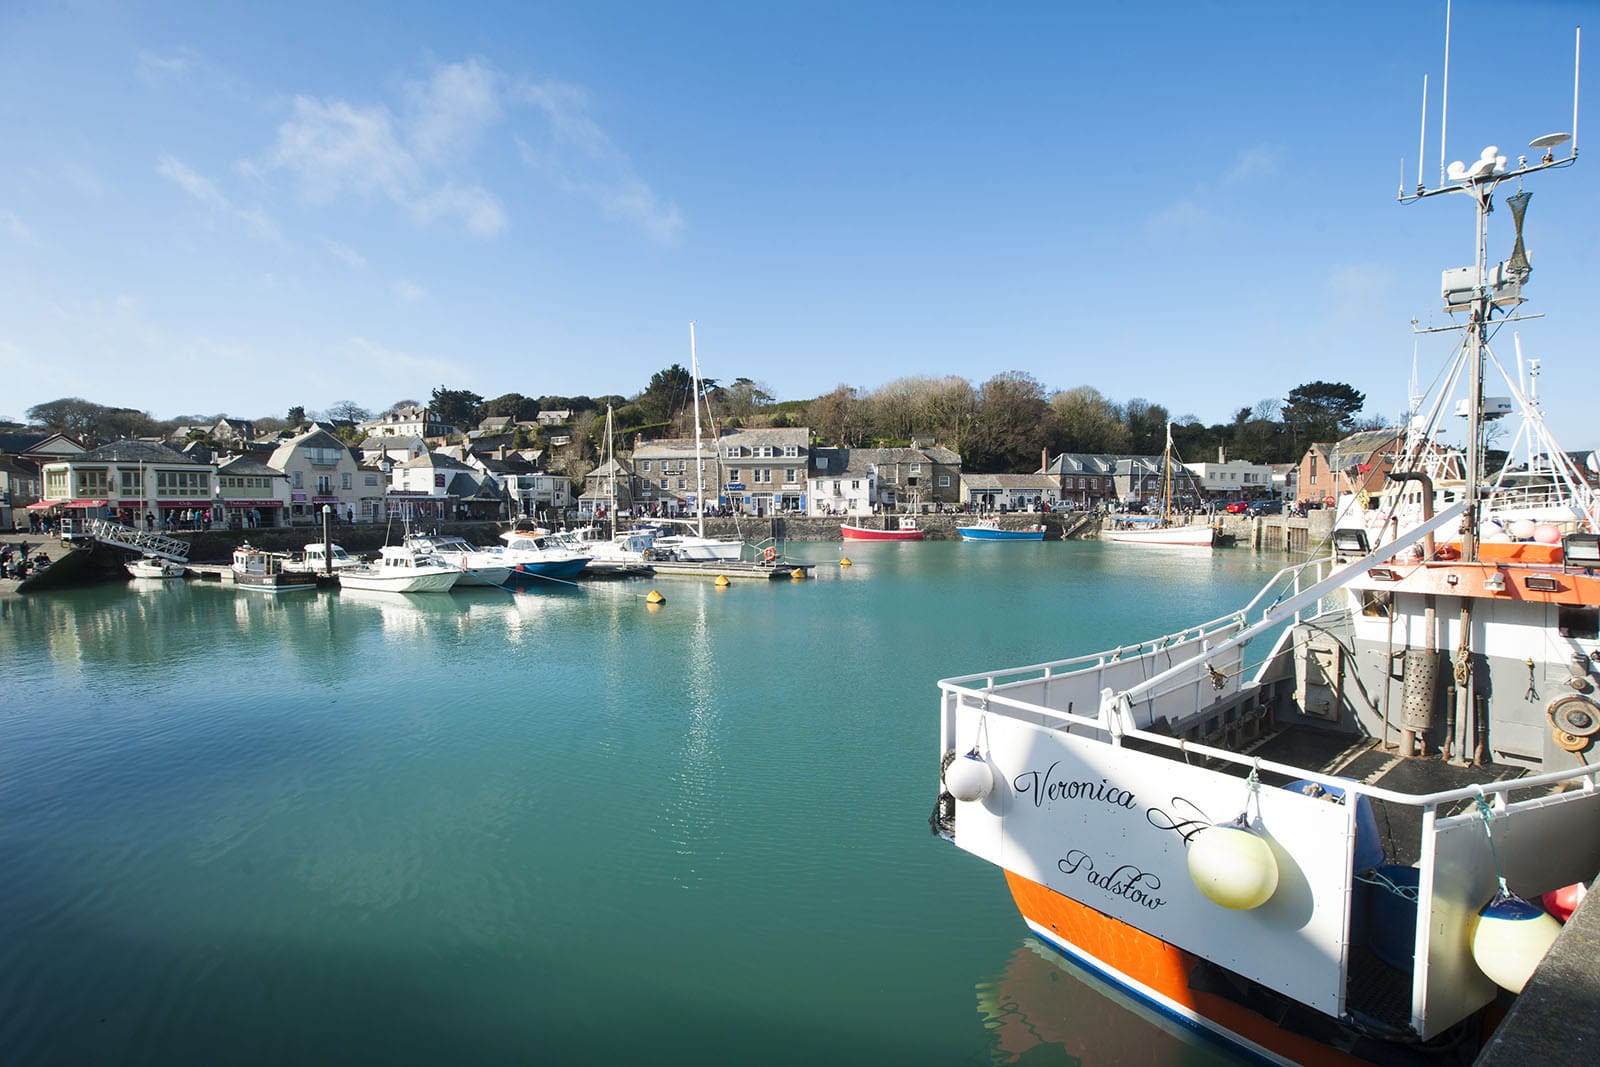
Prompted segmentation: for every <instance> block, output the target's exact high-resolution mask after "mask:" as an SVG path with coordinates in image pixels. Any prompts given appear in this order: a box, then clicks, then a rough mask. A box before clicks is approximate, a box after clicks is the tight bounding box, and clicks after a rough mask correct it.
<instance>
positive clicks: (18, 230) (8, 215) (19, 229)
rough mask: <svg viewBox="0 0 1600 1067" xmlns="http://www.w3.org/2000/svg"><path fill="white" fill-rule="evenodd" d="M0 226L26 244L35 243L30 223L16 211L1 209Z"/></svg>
mask: <svg viewBox="0 0 1600 1067" xmlns="http://www.w3.org/2000/svg"><path fill="white" fill-rule="evenodd" d="M0 228H3V229H4V230H5V232H6V233H9V234H10V235H11V236H12V237H13V238H15V239H16V240H18V241H21V242H22V243H24V244H30V245H31V244H34V243H35V242H34V239H33V231H32V230H30V229H29V228H28V224H27V223H25V222H23V221H22V219H20V218H18V217H17V213H16V212H15V211H10V210H6V209H0Z"/></svg>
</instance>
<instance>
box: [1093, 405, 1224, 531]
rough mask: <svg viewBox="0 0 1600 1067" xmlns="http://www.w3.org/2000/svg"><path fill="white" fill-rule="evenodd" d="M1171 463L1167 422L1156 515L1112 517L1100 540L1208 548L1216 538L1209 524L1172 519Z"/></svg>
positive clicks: (1170, 424) (1170, 433) (1169, 434)
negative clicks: (1165, 445) (1159, 496)
mask: <svg viewBox="0 0 1600 1067" xmlns="http://www.w3.org/2000/svg"><path fill="white" fill-rule="evenodd" d="M1172 464H1173V456H1172V423H1170V422H1169V423H1167V447H1166V451H1165V452H1164V453H1163V454H1162V457H1161V501H1160V506H1159V507H1158V509H1157V511H1156V514H1155V515H1151V516H1144V515H1132V516H1126V515H1124V516H1114V517H1113V518H1112V519H1111V520H1110V521H1109V522H1108V523H1107V525H1106V526H1105V528H1104V529H1102V530H1101V532H1100V536H1101V537H1102V538H1103V539H1105V540H1107V541H1120V542H1124V543H1127V544H1135V545H1183V546H1186V547H1189V548H1210V547H1211V545H1212V543H1213V541H1214V539H1215V537H1216V530H1215V529H1214V528H1213V527H1212V525H1211V523H1210V522H1209V521H1201V522H1193V521H1191V522H1178V521H1177V519H1176V517H1175V516H1174V513H1173V500H1172Z"/></svg>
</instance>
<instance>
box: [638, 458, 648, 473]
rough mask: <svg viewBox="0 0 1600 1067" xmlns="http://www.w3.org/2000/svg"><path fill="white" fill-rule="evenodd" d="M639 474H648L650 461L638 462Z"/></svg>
mask: <svg viewBox="0 0 1600 1067" xmlns="http://www.w3.org/2000/svg"><path fill="white" fill-rule="evenodd" d="M639 472H640V473H641V474H649V473H650V461H649V460H647V459H646V460H641V461H640V463H639Z"/></svg>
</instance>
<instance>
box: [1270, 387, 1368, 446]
mask: <svg viewBox="0 0 1600 1067" xmlns="http://www.w3.org/2000/svg"><path fill="white" fill-rule="evenodd" d="M1366 402H1367V397H1366V394H1365V393H1362V392H1360V391H1358V390H1356V389H1355V388H1353V387H1351V386H1349V385H1346V384H1344V383H1343V382H1320V381H1319V382H1307V383H1306V384H1305V385H1299V386H1296V387H1295V388H1293V389H1291V390H1289V396H1288V398H1287V399H1286V400H1285V401H1284V404H1283V423H1284V425H1285V426H1286V427H1288V430H1289V434H1290V436H1291V437H1292V438H1293V440H1294V443H1295V445H1296V446H1297V449H1298V450H1301V451H1303V450H1304V449H1305V448H1306V447H1307V446H1309V445H1310V444H1311V443H1312V442H1314V441H1337V440H1338V439H1339V438H1341V437H1343V436H1344V435H1345V434H1346V433H1348V432H1349V431H1350V427H1351V425H1352V424H1353V423H1354V422H1355V418H1356V413H1357V412H1359V411H1360V410H1361V406H1362V405H1363V404H1365V403H1366Z"/></svg>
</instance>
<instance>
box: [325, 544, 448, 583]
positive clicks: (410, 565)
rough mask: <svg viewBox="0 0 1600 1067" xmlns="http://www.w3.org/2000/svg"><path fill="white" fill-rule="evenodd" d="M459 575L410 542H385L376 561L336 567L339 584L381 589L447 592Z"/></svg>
mask: <svg viewBox="0 0 1600 1067" xmlns="http://www.w3.org/2000/svg"><path fill="white" fill-rule="evenodd" d="M460 577H461V571H460V569H459V568H456V567H452V566H451V565H450V564H448V563H445V562H444V561H443V560H441V559H439V558H438V557H437V556H434V555H432V554H428V553H423V552H419V551H417V550H416V549H415V548H413V547H412V546H410V545H385V546H384V547H383V548H382V549H381V550H380V551H379V553H378V560H377V562H375V563H363V564H361V565H360V566H356V567H346V568H345V569H344V570H342V571H340V572H339V587H340V588H341V589H367V590H372V591H374V592H382V593H448V592H449V591H450V589H451V588H452V587H453V586H454V585H455V584H456V581H457V579H459V578H460Z"/></svg>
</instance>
